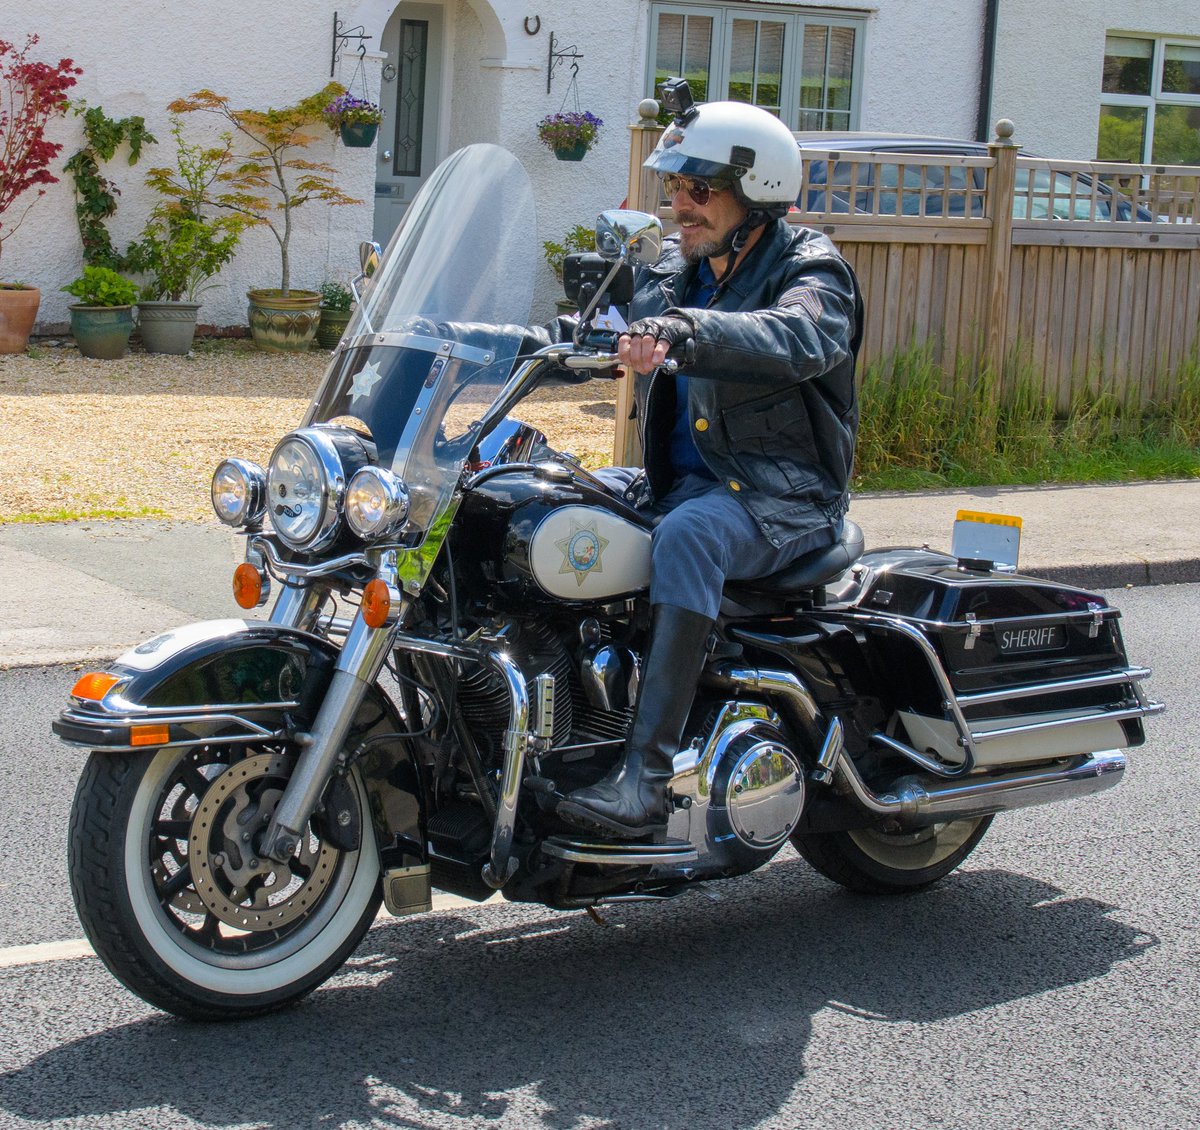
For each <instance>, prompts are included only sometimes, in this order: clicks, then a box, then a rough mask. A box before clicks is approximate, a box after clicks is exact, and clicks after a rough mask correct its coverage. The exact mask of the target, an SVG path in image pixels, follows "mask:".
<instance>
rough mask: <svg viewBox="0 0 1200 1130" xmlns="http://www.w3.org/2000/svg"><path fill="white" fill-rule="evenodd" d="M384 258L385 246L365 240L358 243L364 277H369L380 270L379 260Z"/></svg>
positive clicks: (359, 258)
mask: <svg viewBox="0 0 1200 1130" xmlns="http://www.w3.org/2000/svg"><path fill="white" fill-rule="evenodd" d="M382 258H383V248H381V247H380V246H379V244H378V243H372V242H371V241H370V240H363V242H362V243H360V244H359V245H358V263H359V266H360V268H361V269H362V273H363V278H366V279H369V278H370V277H371V276H372V275H373V274H374V273H375V272H376V271H377V270H379V260H380V259H382Z"/></svg>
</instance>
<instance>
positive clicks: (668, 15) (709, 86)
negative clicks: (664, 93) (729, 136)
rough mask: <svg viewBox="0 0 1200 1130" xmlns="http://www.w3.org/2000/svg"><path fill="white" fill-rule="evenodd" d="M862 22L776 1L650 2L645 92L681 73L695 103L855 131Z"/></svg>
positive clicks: (806, 126) (800, 125)
mask: <svg viewBox="0 0 1200 1130" xmlns="http://www.w3.org/2000/svg"><path fill="white" fill-rule="evenodd" d="M865 23H866V20H865V17H856V16H847V15H845V14H844V13H843V14H834V13H832V12H821V11H819V10H817V9H811V8H808V9H804V10H799V9H790V8H784V7H780V6H779V5H776V4H770V5H766V4H654V5H652V8H651V20H650V64H651V73H650V74H649V76H648V78H647V83H648V85H649V87H650V93H651V95H652V96H653V95H654V92H655V91H657V89H658V84H659V83H660V82H662V81H663V79H665V78H669V77H670V76H672V75H681V76H682V77H684V78H686V79H687V80H688V84H689V85H690V86H691V88H692V95H693V97H694V98H695V99H696V101H697V102H715V101H720V100H722V99H729V100H731V101H734V102H750V103H753V104H754V105H755V106H761V107H762V108H763V109H764V110H770V111H771V113H773V114H775V115H777V116H778V117H779V118H780V119H781V120H782V121H783V122H784V124H785V125H787V126H788V128H789V129H793V130H849V129H856V128H857V127H858V103H859V90H858V88H859V81H860V78H861V74H862V50H863V29H864V26H865Z"/></svg>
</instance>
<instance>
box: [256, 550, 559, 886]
mask: <svg viewBox="0 0 1200 1130" xmlns="http://www.w3.org/2000/svg"><path fill="white" fill-rule="evenodd" d="M388 573H389V575H388V578H387V579H388V580H389V584H390V585H391V586H392V591H393V594H394V596H395V597H396V598H397V599H396V601H395V603H394V605H393V607H394V608H395V609H396V610H397V613H396V615H395V616H393V617H389V619H388V621H387V623H385V624H384V625H383V626H382V627H378V628H372V627H370V626H369V625H368V624H367V623H366V622H365V620H364V619H363V611H362V608H361V607H360V608H359V610H358V612H357V613H356V614H355V617H354V620H353V622H352V624H351V626H350V631H349V634H348V635H347V637H346V642H345V644H344V646H343V647H342V650H341V652H340V653H339V655H338V661H337V666H336V667H335V669H334V674H333V678H332V680H331V681H330V684H329V690H328V692H327V693H326V695H325V699H324V701H323V702H322V703H321V707H320V709H319V710H318V711H317V717H316V719H315V721H314V723H313V728H312V730H311V731H309V732H308V733H299V734H297V735H296V737H295V740H296V743H297V745H299V746H300V757H299V759H298V760H297V762H296V768H295V771H294V772H293V773H292V776H291V779H290V780H289V781H288V784H287V787H286V788H285V789H284V792H283V796H282V797H280V800H279V804H278V805H277V806H276V808H275V814H274V816H273V818H272V820H271V823H270V824H269V825H268V827H267V829H266V832H265V833H264V834H263V838H262V843H261V844H260V846H259V851H260V853H261V854H263V855H266V856H269V857H270V858H271V859H275V860H277V861H279V862H283V861H285V860H287V859H288V858H289V857H290V856H291V855H292V853H293V852H294V851H295V850H296V845H297V843H298V842H299V840H300V838H301V835H302V833H303V829H304V827H305V825H306V824H307V823H308V821H309V818H310V817H311V816H312V814H313V812H314V810H315V809H316V807H317V804H318V803H319V801H320V799H321V794H322V793H323V792H324V790H325V785H326V783H327V782H328V781H329V778H330V777H331V776H332V775H333V772H334V771H335V769H336V768H337V762H338V756H339V754H340V752H341V750H342V749H343V747H344V745H345V741H346V735H347V734H348V733H349V730H350V726H351V724H352V722H353V720H354V717H355V715H356V714H357V712H358V708H359V705H360V704H361V703H362V700H363V697H364V696H365V695H366V693H367V691H368V690H369V689H370V688H371V687H372V686H373V685H374V683H375V681H376V679H378V677H379V674H380V672H381V671H382V669H383V665H384V663H385V662H386V661H387V657H388V655H389V654H390V653H391V650H392V648H393V647H395V646H397V645H399V646H402V647H405V648H407V649H408V650H411V651H416V652H424V653H426V654H436V655H441V656H443V657H445V658H452V659H458V660H462V661H464V662H468V663H480V662H482V663H486V664H487V665H488V666H490V667H492V668H493V669H494V670H495V671H496V672H497V673H498V674H499V675H500V678H501V679H502V680H503V682H504V685H505V687H506V689H507V690H508V696H509V719H508V729H507V731H506V732H505V735H504V768H503V770H502V772H501V777H500V797H499V804H498V805H497V811H496V823H495V825H494V827H493V829H492V843H491V851H490V853H489V858H488V862H487V863H486V864H485V865H484V868H483V879H484V881H485V882H486V883H487V884H488V885H489V886H491V887H493V888H495V889H499V888H500V887H502V886H504V884H505V883H507V882H508V880H509V879H510V878H511V877H512V874H513V871H514V870H515V869H516V860H515V859H513V858H512V843H513V830H514V827H515V825H516V814H517V801H518V799H519V795H520V789H521V781H522V779H523V778H524V774H525V757H526V754H527V752H528V750H529V748H530V745H531V743H533V742H534V741H540V742H544V743H547V744H548V742H549V740H550V733H551V729H552V725H553V718H552V712H553V707H552V703H553V701H554V686H553V677H552V676H543V681H544V682H545V683H546V685H545V686H541V688H540V691H541V693H540V697H539V705H538V718H537V720H536V723H537V724H536V728H531V726H530V722H531V718H530V702H529V694H528V691H527V690H526V687H525V676H524V673H523V672H522V671H521V669H520V667H519V666H518V665H517V664H516V663H515V662H514V661H513V660H512V658H511V657H510V656H509V655H508V654H507V653H506V652H505V651H504V650H503V649H502V648H501V647H495V646H490V647H486V648H485V649H484V650H483V651H482V652H480V651H478V650H474V649H468V648H466V647H463V646H461V645H457V644H448V643H440V642H435V641H432V640H425V639H418V638H416V637H408V636H402V635H401V633H400V626H401V624H402V623H403V614H402V611H400V610H401V609H402V607H403V606H402V605H401V603H400V601H399V599H398V598H399V593H398V592H397V591H396V589H395V587H394V580H395V575H394V574H393V573H390V571H388ZM320 605H321V597H320V594H319V593H318V592H316V591H315V590H314V588H313V587H312V586H310V585H306V584H304V582H303V580H302V579H301V578H298V577H290V578H288V585H287V587H285V588H284V590H283V592H282V593H281V594H280V596H279V599H278V600H277V602H276V604H275V607H274V609H273V610H272V612H271V620H272V621H273V622H275V623H282V624H286V625H287V626H289V627H295V628H299V629H301V630H303V631H312V630H313V629H314V627H315V626H316V620H317V618H318V615H319V613H320Z"/></svg>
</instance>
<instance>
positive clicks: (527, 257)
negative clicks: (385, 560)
mask: <svg viewBox="0 0 1200 1130" xmlns="http://www.w3.org/2000/svg"><path fill="white" fill-rule="evenodd" d="M536 231H537V225H536V219H535V215H534V205H533V190H532V187H531V186H530V183H529V177H528V175H527V174H526V173H525V170H524V169H523V168H522V167H521V165H520V163H519V162H518V161H517V159H516V158H515V157H513V156H512V154H511V153H508V152H507V151H505V150H503V149H501V148H499V147H498V146H495V145H472V146H469V147H467V148H466V149H461V150H459V151H458V152H457V153H454V154H453V155H451V156H450V157H448V158H447V159H446V160H445V161H444V162H442V164H441V165H439V166H438V168H437V169H436V170H435V171H434V173H433V175H432V176H431V177H430V178H429V180H428V181H427V182H426V183H425V185H424V187H423V188H422V189H421V191H420V192H419V193H418V194H417V197H416V199H415V200H414V201H413V202H412V204H411V205H410V206H409V209H408V211H407V212H406V213H405V215H404V219H403V221H402V222H401V224H400V227H399V228H398V229H397V230H396V234H395V235H394V236H393V237H392V240H391V242H390V243H389V244H388V248H387V251H386V252H385V253H384V256H383V260H382V262H381V264H380V266H379V268H378V270H377V271H376V272H375V275H374V277H373V278H372V279H371V280H370V282H369V283H368V284H367V289H366V293H365V294H364V296H363V301H362V302H361V304H360V305H359V308H358V309H357V311H356V312H355V314H354V317H353V319H352V320H351V322H350V325H349V327H348V329H347V333H346V338H345V341H346V342H347V343H348V346H347V347H345V348H343V350H342V351H341V352H339V353H338V355H337V356H336V357H335V360H334V362H333V364H332V365H331V367H330V369H329V372H328V373H327V374H326V375H325V379H324V381H323V382H322V385H321V388H320V389H319V390H318V392H317V395H316V396H315V397H314V399H313V402H312V404H311V405H310V407H309V410H308V415H307V416H306V418H305V424H306V425H307V424H323V423H333V422H336V423H338V424H345V425H347V426H349V427H352V428H354V429H355V430H357V431H359V432H366V433H368V434H369V435H370V438H371V440H372V441H373V443H374V444H375V447H376V451H377V457H378V462H379V464H380V465H381V466H383V467H388V468H390V469H391V470H392V471H394V472H395V473H396V474H397V475H399V476H400V478H401V479H403V480H404V482H405V485H406V486H407V487H408V490H409V495H410V497H411V500H412V509H411V512H410V521H409V536H406V538H405V540H406V541H407V542H408V543H409V544H415V543H416V541H418V540H420V537H422V536H423V535H424V533H426V532H428V530H429V529H430V527H431V526H432V525H433V524H434V522H435V521H436V519H437V517H438V516H439V514H441V513H442V512H443V511H444V509H445V507H446V505H447V504H448V502H449V499H450V496H451V494H452V493H453V490H454V487H455V484H456V483H457V481H458V478H459V476H460V474H461V472H462V468H463V464H464V463H465V461H466V460H467V459H468V457H469V456H470V452H471V449H472V447H473V446H474V444H475V442H476V440H477V438H478V435H479V429H480V424H481V422H482V417H483V415H484V413H485V411H486V410H487V408H488V407H489V406H490V405H491V404H492V402H493V401H494V400H495V399H496V397H497V396H498V394H499V392H500V390H501V389H502V388H503V386H504V384H505V382H506V381H507V379H508V377H509V376H510V374H511V372H512V368H513V361H514V359H515V358H516V356H517V352H518V350H519V349H520V346H521V343H522V340H523V331H524V327H525V326H526V325H527V324H528V321H529V312H530V309H531V306H532V300H533V280H534V275H535V267H536V259H535V252H536V250H537V240H536Z"/></svg>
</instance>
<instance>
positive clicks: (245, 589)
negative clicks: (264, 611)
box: [233, 561, 263, 608]
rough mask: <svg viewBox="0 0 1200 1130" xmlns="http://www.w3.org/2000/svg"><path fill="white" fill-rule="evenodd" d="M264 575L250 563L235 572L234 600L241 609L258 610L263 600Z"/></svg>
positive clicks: (243, 563)
mask: <svg viewBox="0 0 1200 1130" xmlns="http://www.w3.org/2000/svg"><path fill="white" fill-rule="evenodd" d="M262 588H263V579H262V574H261V573H260V572H259V571H258V570H257V569H256V568H255V567H254V566H253V565H251V564H250V562H248V561H243V562H242V563H241V564H240V565H239V566H238V567H237V568H236V569H234V571H233V599H234V600H235V601H236V602H237V605H238V607H239V608H257V607H258V605H259V601H261V600H262Z"/></svg>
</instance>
